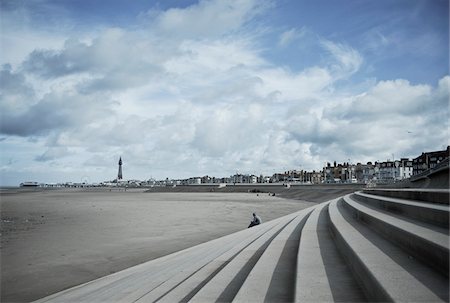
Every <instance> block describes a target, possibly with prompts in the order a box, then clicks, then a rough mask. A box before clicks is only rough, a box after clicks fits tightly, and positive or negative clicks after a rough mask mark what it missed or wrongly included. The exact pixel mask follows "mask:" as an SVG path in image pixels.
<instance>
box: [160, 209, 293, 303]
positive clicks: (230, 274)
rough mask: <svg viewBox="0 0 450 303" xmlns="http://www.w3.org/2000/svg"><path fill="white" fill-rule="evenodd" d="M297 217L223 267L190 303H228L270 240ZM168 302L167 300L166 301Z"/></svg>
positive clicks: (279, 225)
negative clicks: (217, 302)
mask: <svg viewBox="0 0 450 303" xmlns="http://www.w3.org/2000/svg"><path fill="white" fill-rule="evenodd" d="M296 217H298V215H297V214H296V215H295V216H294V217H293V218H292V217H290V218H289V221H287V220H283V221H280V223H279V224H278V225H277V227H276V228H273V229H272V230H270V231H269V232H267V233H265V234H264V235H263V236H261V237H260V238H258V239H257V240H256V241H254V242H253V243H251V244H250V245H249V246H247V247H246V248H245V249H244V250H243V251H242V252H240V253H239V254H238V255H237V256H235V257H234V258H233V259H232V260H231V261H230V262H229V263H228V264H226V266H225V267H223V268H222V269H221V270H220V271H219V272H217V274H216V275H214V277H212V278H211V279H210V280H209V281H208V282H207V283H206V284H205V285H203V287H202V288H201V289H199V290H198V292H197V293H195V294H193V296H192V297H191V298H186V299H189V301H190V302H216V301H220V302H230V301H232V300H233V299H234V297H235V296H236V294H237V292H238V291H239V289H240V287H241V285H242V284H243V283H244V281H245V280H246V278H247V276H248V274H249V273H250V271H251V270H252V268H253V266H255V264H256V262H258V260H259V258H260V257H261V255H262V254H263V252H264V251H265V250H266V248H267V247H268V246H269V244H270V243H271V242H272V240H273V239H274V238H275V237H276V236H277V235H278V234H279V233H280V232H281V231H282V230H283V228H284V227H285V226H287V225H288V224H289V223H290V222H291V221H292V220H295V218H296ZM167 301H169V300H167Z"/></svg>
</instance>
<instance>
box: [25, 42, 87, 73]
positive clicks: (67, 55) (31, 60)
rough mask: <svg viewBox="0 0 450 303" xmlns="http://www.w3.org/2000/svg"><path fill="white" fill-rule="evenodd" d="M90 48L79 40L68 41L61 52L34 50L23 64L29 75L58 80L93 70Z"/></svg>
mask: <svg viewBox="0 0 450 303" xmlns="http://www.w3.org/2000/svg"><path fill="white" fill-rule="evenodd" d="M88 51H89V47H88V46H87V45H86V44H83V43H81V42H79V41H77V40H68V41H67V42H66V44H65V47H64V48H63V49H62V50H60V51H55V50H34V51H33V52H32V53H31V54H30V55H29V56H28V58H27V60H26V61H25V62H24V63H23V68H24V70H25V71H27V72H29V73H33V74H36V75H39V76H41V77H44V78H57V77H61V76H65V75H70V74H74V73H80V72H83V71H87V70H89V69H91V68H92V65H91V63H92V62H91V60H90V58H91V56H89V54H88Z"/></svg>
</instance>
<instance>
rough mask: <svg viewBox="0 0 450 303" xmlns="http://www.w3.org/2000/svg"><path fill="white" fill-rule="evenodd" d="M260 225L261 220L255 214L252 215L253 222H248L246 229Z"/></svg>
mask: <svg viewBox="0 0 450 303" xmlns="http://www.w3.org/2000/svg"><path fill="white" fill-rule="evenodd" d="M261 223H262V221H261V218H260V217H259V216H258V215H257V214H255V213H253V220H252V221H251V222H250V225H249V226H248V228H250V227H253V226H255V225H259V224H261Z"/></svg>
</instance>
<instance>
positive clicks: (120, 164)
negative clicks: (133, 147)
mask: <svg viewBox="0 0 450 303" xmlns="http://www.w3.org/2000/svg"><path fill="white" fill-rule="evenodd" d="M117 180H122V157H120V159H119V173H118V174H117Z"/></svg>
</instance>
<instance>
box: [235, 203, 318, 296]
mask: <svg viewBox="0 0 450 303" xmlns="http://www.w3.org/2000/svg"><path fill="white" fill-rule="evenodd" d="M311 211H312V209H307V210H306V211H302V212H300V213H299V215H298V216H297V217H296V218H295V219H294V220H292V221H291V222H290V223H289V224H288V225H287V226H286V227H285V228H283V230H282V231H281V232H280V233H279V234H278V235H277V236H276V237H275V238H274V239H273V240H272V241H271V242H270V244H269V245H268V247H267V248H266V249H265V250H264V252H263V254H262V256H261V258H260V259H259V260H258V262H257V263H256V264H255V265H254V266H253V268H252V270H251V272H250V274H249V275H248V277H247V279H246V280H245V282H244V283H243V284H242V286H241V287H240V289H239V292H238V293H237V295H236V297H235V298H234V299H233V302H263V301H266V302H275V301H276V302H292V301H293V299H294V295H295V277H296V268H295V266H292V265H293V264H295V263H296V260H297V253H298V246H299V241H300V236H301V231H302V228H303V226H304V224H305V222H306V220H307V219H308V217H309V215H310V213H311Z"/></svg>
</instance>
